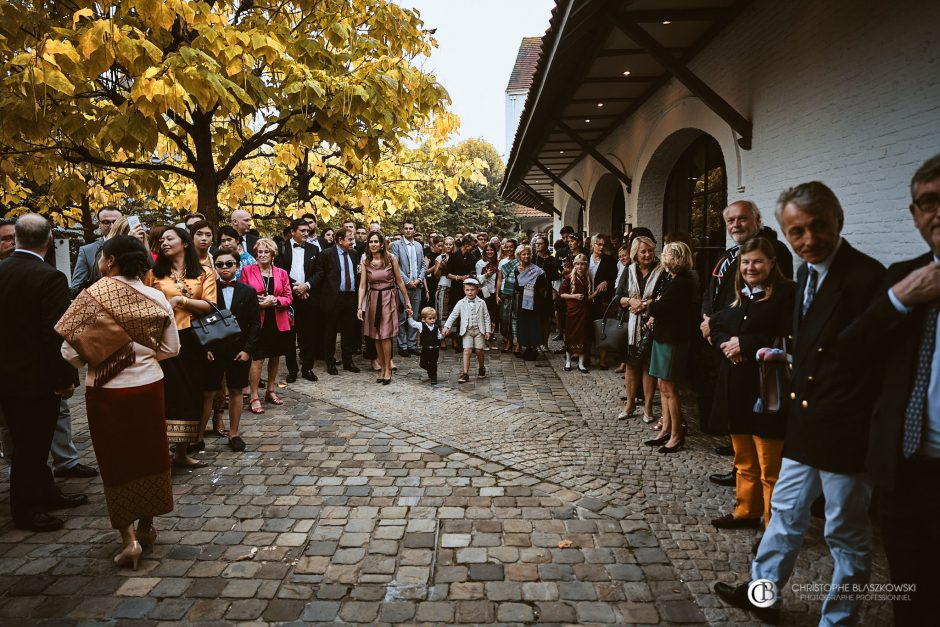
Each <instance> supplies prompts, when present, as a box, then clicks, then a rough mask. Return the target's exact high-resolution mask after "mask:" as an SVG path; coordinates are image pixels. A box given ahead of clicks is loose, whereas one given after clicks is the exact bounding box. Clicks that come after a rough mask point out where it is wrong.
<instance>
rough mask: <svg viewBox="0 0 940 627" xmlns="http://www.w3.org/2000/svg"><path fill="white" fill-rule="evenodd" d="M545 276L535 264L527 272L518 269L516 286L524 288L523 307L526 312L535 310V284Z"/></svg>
mask: <svg viewBox="0 0 940 627" xmlns="http://www.w3.org/2000/svg"><path fill="white" fill-rule="evenodd" d="M543 274H545V272H544V271H543V270H542V269H541V268H540V267H538V266H537V265H535V264H534V263H531V264H529V267H528V268H526V269H525V270H518V269H517V274H516V285H518V286H519V287H521V288H522V304H521V307H522V308H523V309H525V310H526V311H532V310H534V309H535V282H536V280H538V278H539V277H540V276H542V275H543Z"/></svg>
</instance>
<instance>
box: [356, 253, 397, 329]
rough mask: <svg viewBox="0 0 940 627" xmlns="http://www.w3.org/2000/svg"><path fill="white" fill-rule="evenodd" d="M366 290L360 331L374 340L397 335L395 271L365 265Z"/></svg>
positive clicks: (388, 268)
mask: <svg viewBox="0 0 940 627" xmlns="http://www.w3.org/2000/svg"><path fill="white" fill-rule="evenodd" d="M366 279H367V281H368V284H367V285H368V292H367V293H366V311H365V314H364V315H363V317H362V332H363V333H364V334H365V335H366V336H367V337H371V338H372V339H375V340H385V339H388V338H392V337H397V336H398V296H399V294H398V289H397V287H396V285H395V271H394V270H392V267H391V266H388V267H387V268H373V267H372V264H369V265H367V266H366Z"/></svg>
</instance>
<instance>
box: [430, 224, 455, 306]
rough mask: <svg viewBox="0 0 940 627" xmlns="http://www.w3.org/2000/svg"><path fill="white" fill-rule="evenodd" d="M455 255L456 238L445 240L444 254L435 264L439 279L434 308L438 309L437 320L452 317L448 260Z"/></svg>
mask: <svg viewBox="0 0 940 627" xmlns="http://www.w3.org/2000/svg"><path fill="white" fill-rule="evenodd" d="M453 254H454V238H453V237H445V238H444V252H442V253H441V254H440V255H438V256H437V259H436V260H435V262H434V276H436V277H437V292H436V293H435V294H434V308H435V309H437V319H438V320H447V316H449V315H450V309H451V302H450V287H451V281H450V279H449V278H448V277H447V260H448V259H450V256H451V255H453Z"/></svg>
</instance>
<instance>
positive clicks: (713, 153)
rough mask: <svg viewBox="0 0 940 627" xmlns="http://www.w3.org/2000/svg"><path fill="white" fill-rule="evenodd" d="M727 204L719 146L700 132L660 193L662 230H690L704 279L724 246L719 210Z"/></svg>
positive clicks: (698, 265) (700, 272) (675, 166)
mask: <svg viewBox="0 0 940 627" xmlns="http://www.w3.org/2000/svg"><path fill="white" fill-rule="evenodd" d="M727 204H728V184H727V175H726V171H725V162H724V159H723V157H722V154H721V146H719V145H718V142H717V141H715V138H714V137H712V136H711V135H706V134H702V135H701V136H700V137H698V138H697V139H696V140H695V141H693V142H692V143H691V144H690V145H689V146H688V147H687V148H686V149H685V151H684V152H683V153H682V155H681V156H680V157H679V159H678V160H677V161H676V163H675V165H674V166H673V167H672V170H671V171H670V173H669V178H668V180H667V182H666V190H665V194H664V197H663V234H666V233H670V232H672V231H682V232H685V233H688V234H689V236H690V237H691V238H692V243H693V246H694V248H695V253H696V255H695V265H696V270H697V271H698V273H699V276H700V277H701V278H702V280H703V281H706V280H707V278H708V273H709V272H710V271H711V269H712V267H713V266H714V265H715V263H716V262H717V260H718V257H720V256H721V254H722V252H723V251H724V249H725V226H724V220H723V219H722V215H721V213H722V211H723V210H724V208H725V207H726V206H727ZM703 284H704V283H703Z"/></svg>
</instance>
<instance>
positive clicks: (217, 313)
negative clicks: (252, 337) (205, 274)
mask: <svg viewBox="0 0 940 627" xmlns="http://www.w3.org/2000/svg"><path fill="white" fill-rule="evenodd" d="M209 304H210V305H211V306H212V310H213V311H212V312H211V313H208V314H206V315H204V316H200V317H198V318H197V317H195V316H194V317H193V318H192V321H191V324H192V327H193V331H195V333H196V338H197V339H198V340H199V343H200V344H202V345H203V346H204V347H206V348H212V347H213V346H215V345H217V344H219V343H220V342H224V341H225V340H228V339H230V338H233V337H236V336H237V335H239V334H240V333H241V332H242V330H241V327H239V326H238V320H236V319H235V316H234V315H232V312H231V311H229V310H228V309H219V308H218V307H216V306H215V304H214V303H209Z"/></svg>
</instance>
